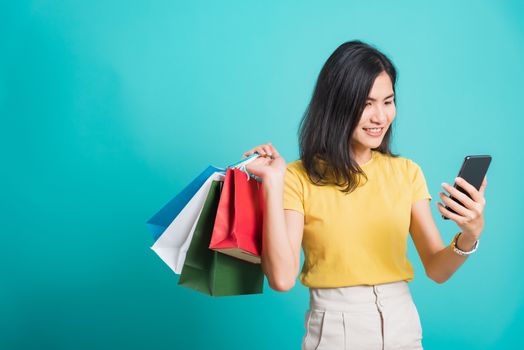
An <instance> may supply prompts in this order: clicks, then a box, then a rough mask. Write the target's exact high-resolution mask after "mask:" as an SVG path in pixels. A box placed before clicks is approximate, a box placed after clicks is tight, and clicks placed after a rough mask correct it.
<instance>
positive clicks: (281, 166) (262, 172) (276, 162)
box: [242, 143, 286, 181]
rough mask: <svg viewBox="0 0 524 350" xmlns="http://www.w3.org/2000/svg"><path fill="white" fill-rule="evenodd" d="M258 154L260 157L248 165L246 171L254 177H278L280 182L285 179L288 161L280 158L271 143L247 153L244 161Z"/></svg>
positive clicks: (244, 155)
mask: <svg viewBox="0 0 524 350" xmlns="http://www.w3.org/2000/svg"><path fill="white" fill-rule="evenodd" d="M255 152H257V153H258V154H259V155H260V157H258V158H257V159H255V160H254V161H252V162H250V163H248V164H247V165H246V170H247V171H248V172H250V173H251V174H253V175H256V176H258V177H261V178H262V181H263V180H264V179H267V178H268V177H272V178H274V177H276V178H277V179H279V180H282V181H283V179H284V174H285V173H286V161H285V160H284V158H282V157H281V156H280V153H278V151H277V149H276V148H275V147H273V145H272V144H271V143H266V144H263V145H260V146H257V147H255V148H252V149H250V150H249V151H247V152H245V153H244V154H243V156H242V159H244V158H246V157H248V156H250V155H252V154H253V153H255Z"/></svg>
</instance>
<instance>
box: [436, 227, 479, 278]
mask: <svg viewBox="0 0 524 350" xmlns="http://www.w3.org/2000/svg"><path fill="white" fill-rule="evenodd" d="M474 246H475V240H474V239H471V238H470V237H468V236H465V235H464V234H461V235H460V236H459V239H458V241H457V247H458V248H459V249H461V250H464V251H469V250H471V249H473V247H474ZM467 258H468V256H467V255H464V256H462V255H459V254H457V253H455V252H454V251H453V247H452V246H451V245H448V246H446V247H445V248H444V249H442V250H441V251H439V252H437V253H435V254H434V255H433V256H432V257H431V260H430V263H429V266H428V269H427V275H428V276H429V277H430V278H431V279H432V280H434V281H435V282H437V283H444V282H446V281H447V280H448V279H449V278H450V277H451V276H452V275H453V274H454V273H455V271H457V270H458V268H459V267H460V266H462V264H463V263H464V262H465V261H466V259H467Z"/></svg>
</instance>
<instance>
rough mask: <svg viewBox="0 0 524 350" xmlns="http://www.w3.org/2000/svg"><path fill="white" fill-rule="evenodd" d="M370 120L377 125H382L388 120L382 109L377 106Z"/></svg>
mask: <svg viewBox="0 0 524 350" xmlns="http://www.w3.org/2000/svg"><path fill="white" fill-rule="evenodd" d="M371 120H372V121H374V122H376V123H377V124H384V123H386V122H387V120H388V116H387V114H386V111H385V109H384V107H382V106H377V107H376V108H375V113H373V115H372V117H371Z"/></svg>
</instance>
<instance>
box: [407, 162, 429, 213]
mask: <svg viewBox="0 0 524 350" xmlns="http://www.w3.org/2000/svg"><path fill="white" fill-rule="evenodd" d="M408 172H409V176H410V180H411V204H413V203H415V202H416V201H418V200H420V199H423V198H428V199H429V200H431V199H432V197H431V195H430V194H429V190H428V186H427V184H426V178H425V177H424V173H423V172H422V169H421V168H420V166H419V165H418V164H417V163H415V162H413V161H411V160H409V162H408Z"/></svg>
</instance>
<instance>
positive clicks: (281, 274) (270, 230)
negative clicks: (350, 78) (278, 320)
mask: <svg viewBox="0 0 524 350" xmlns="http://www.w3.org/2000/svg"><path fill="white" fill-rule="evenodd" d="M262 189H263V195H264V222H263V230H262V268H263V270H264V273H265V275H266V277H267V279H268V282H269V285H270V286H271V288H273V289H275V290H282V291H283V290H287V289H289V288H291V287H292V285H293V284H294V280H295V278H296V277H295V275H296V273H295V271H296V266H295V264H296V257H295V256H294V253H293V250H292V247H291V243H290V241H289V238H288V236H287V234H286V221H285V217H284V209H283V190H284V184H283V180H282V179H280V178H267V179H264V181H263V184H262Z"/></svg>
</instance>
